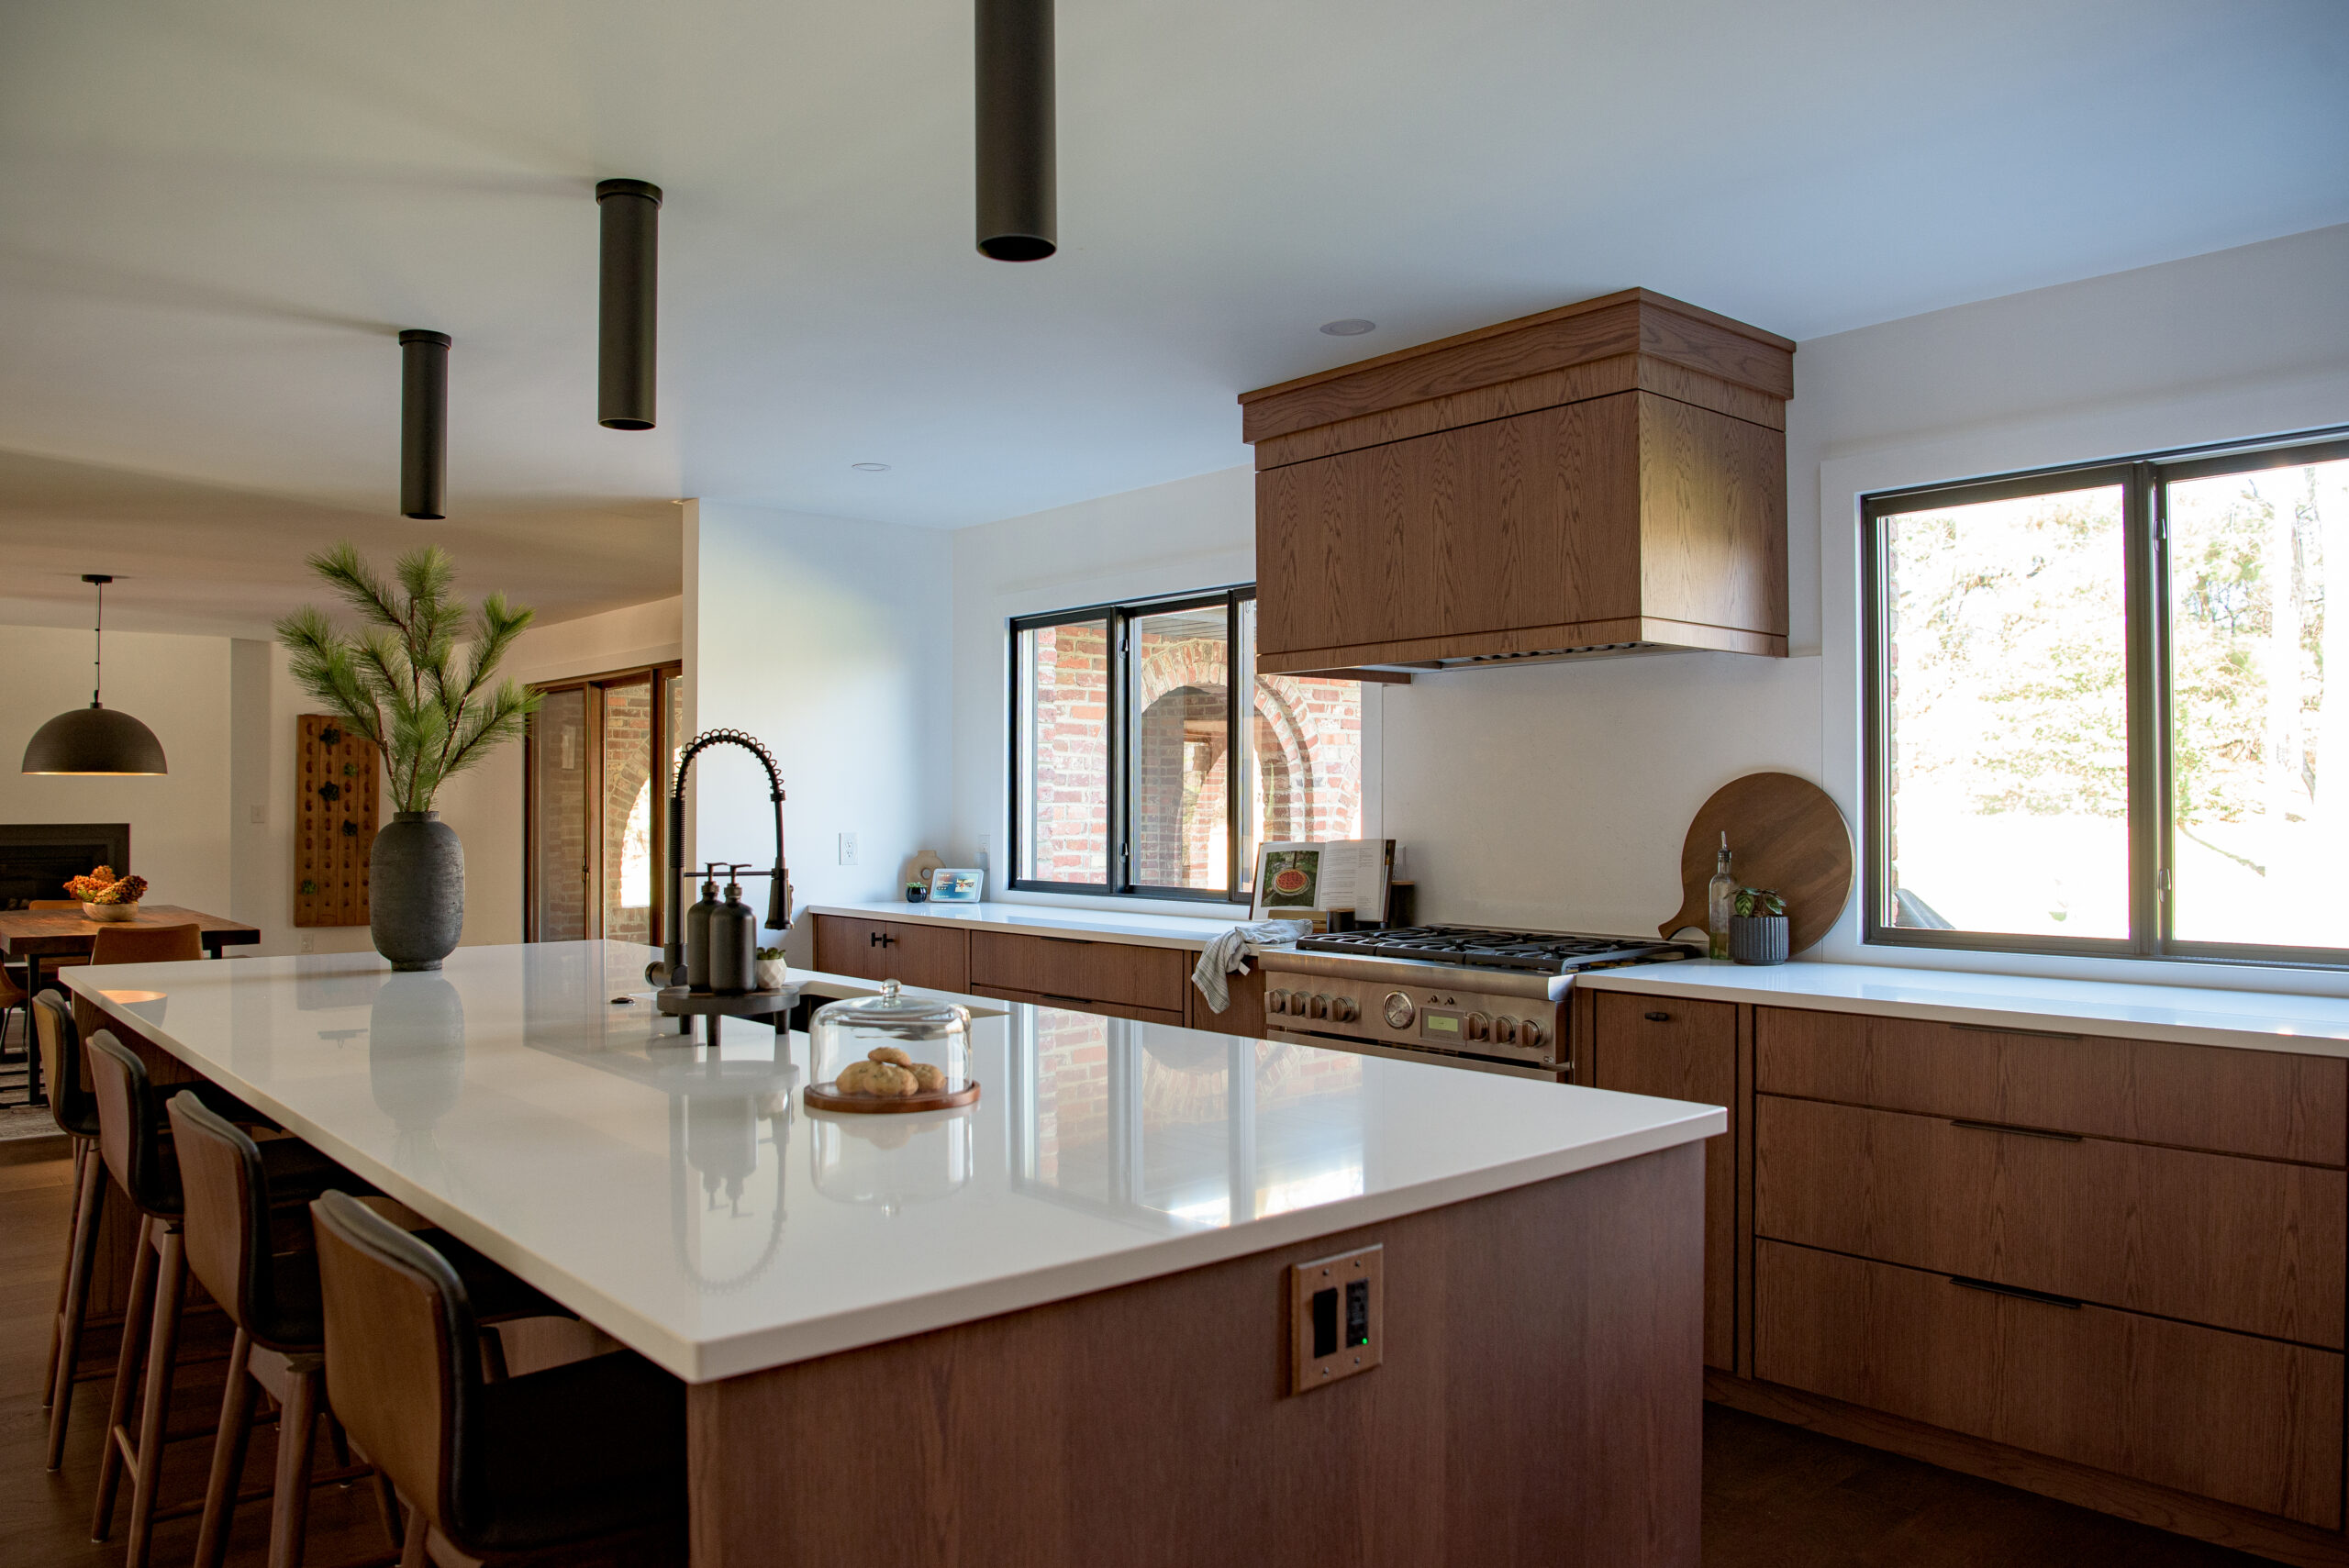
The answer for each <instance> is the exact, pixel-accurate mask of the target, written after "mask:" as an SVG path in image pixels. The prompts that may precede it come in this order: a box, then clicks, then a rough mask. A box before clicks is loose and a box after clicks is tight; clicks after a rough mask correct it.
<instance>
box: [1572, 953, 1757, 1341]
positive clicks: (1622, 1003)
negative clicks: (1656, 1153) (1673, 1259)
mask: <svg viewBox="0 0 2349 1568" xmlns="http://www.w3.org/2000/svg"><path fill="white" fill-rule="evenodd" d="M1596 1000H1597V1005H1596V1007H1595V1008H1594V1018H1593V1025H1594V1027H1593V1029H1592V1032H1591V1039H1590V1042H1589V1044H1588V1045H1587V1046H1586V1048H1584V1051H1583V1063H1582V1072H1581V1073H1579V1074H1578V1075H1577V1082H1581V1083H1586V1084H1591V1085H1592V1086H1593V1087H1595V1088H1600V1089H1617V1090H1620V1091H1621V1092H1622V1093H1624V1094H1627V1095H1659V1096H1661V1097H1663V1098H1664V1099H1672V1100H1696V1101H1698V1102H1700V1103H1702V1104H1705V1105H1713V1106H1728V1107H1729V1111H1730V1129H1729V1131H1728V1132H1727V1133H1726V1134H1724V1135H1723V1136H1721V1137H1719V1138H1714V1139H1710V1140H1708V1141H1707V1142H1706V1144H1705V1364H1706V1365H1707V1366H1710V1367H1718V1368H1720V1370H1722V1371H1724V1372H1729V1371H1734V1370H1735V1369H1736V1366H1737V1253H1738V1246H1737V1231H1738V1223H1737V1209H1738V1204H1737V1148H1738V1144H1739V1141H1740V1139H1741V1136H1742V1128H1741V1126H1740V1119H1741V1118H1740V1116H1739V1112H1738V1095H1737V1011H1738V1010H1737V1007H1736V1006H1734V1005H1733V1004H1731V1003H1728V1002H1689V1001H1683V1000H1681V999H1679V998H1677V997H1675V998H1671V999H1666V998H1664V997H1661V996H1633V995H1624V994H1623V993H1621V992H1601V993H1600V994H1599V995H1598V997H1597V999H1596Z"/></svg>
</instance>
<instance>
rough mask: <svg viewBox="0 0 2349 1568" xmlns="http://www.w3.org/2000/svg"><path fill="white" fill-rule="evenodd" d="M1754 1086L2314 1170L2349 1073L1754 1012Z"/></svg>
mask: <svg viewBox="0 0 2349 1568" xmlns="http://www.w3.org/2000/svg"><path fill="white" fill-rule="evenodd" d="M1753 1048H1754V1069H1753V1071H1754V1087H1755V1088H1756V1089H1758V1090H1760V1091H1762V1092H1763V1093H1765V1094H1777V1095H1801V1096H1803V1097H1805V1098H1807V1099H1819V1100H1840V1101H1842V1102H1844V1103H1846V1104H1850V1105H1863V1106H1876V1107H1878V1108H1880V1109H1884V1110H1896V1111H1916V1112H1919V1113H1920V1114H1922V1115H1926V1116H1940V1117H1955V1118H1961V1119H1964V1120H1971V1121H1995V1122H2004V1123H2008V1124H2010V1125H2014V1126H2020V1127H2035V1128H2045V1129H2053V1130H2055V1131H2059V1132H2079V1133H2087V1134H2091V1135H2097V1136H2101V1137H2106V1138H2126V1139H2132V1140H2137V1141H2140V1142H2144V1143H2167V1144H2174V1145H2176V1146H2177V1147H2179V1148H2183V1149H2209V1150H2214V1151H2219V1152H2221V1153H2228V1154H2256V1155H2262V1156H2265V1157H2267V1158H2270V1159H2277V1160H2304V1161H2307V1162H2310V1163H2313V1164H2320V1165H2339V1164H2343V1163H2344V1162H2349V1062H2343V1061H2341V1060H2339V1059H2337V1058H2332V1057H2323V1056H2293V1055H2289V1054H2288V1053H2286V1052H2283V1051H2236V1050H2232V1049H2230V1048H2226V1047H2222V1046H2207V1045H2170V1044H2165V1043H2163V1042H2160V1041H2154V1040H2110V1039H2107V1038H2105V1037H2103V1036H2101V1035H2051V1034H2032V1033H2029V1032H2001V1031H1999V1030H1998V1029H1987V1028H1980V1027H1976V1026H1972V1025H1963V1024H1943V1023H1932V1022H1929V1021H1926V1020H1923V1019H1918V1018H1868V1017H1864V1016H1862V1015H1859V1014H1854V1013H1811V1012H1803V1011H1800V1010H1798V1009H1795V1008H1790V1007H1756V1008H1755V1009H1754V1035H1753Z"/></svg>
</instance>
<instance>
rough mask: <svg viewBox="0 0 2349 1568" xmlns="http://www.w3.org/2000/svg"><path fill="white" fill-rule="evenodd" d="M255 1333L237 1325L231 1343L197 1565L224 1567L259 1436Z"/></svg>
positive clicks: (197, 1545) (198, 1537) (201, 1567)
mask: <svg viewBox="0 0 2349 1568" xmlns="http://www.w3.org/2000/svg"><path fill="white" fill-rule="evenodd" d="M252 1359H253V1337H252V1336H251V1335H250V1334H248V1333H246V1332H245V1331H244V1330H243V1329H238V1330H237V1338H236V1341H235V1343H233V1344H232V1345H230V1346H229V1348H228V1389H227V1391H226V1392H225V1393H223V1394H222V1395H221V1396H220V1432H219V1435H218V1436H217V1437H216V1438H214V1439H213V1440H212V1478H211V1479H210V1480H209V1481H208V1482H206V1485H205V1488H204V1524H203V1527H202V1529H199V1530H198V1531H197V1533H196V1538H195V1568H220V1562H221V1560H222V1559H223V1558H225V1557H227V1556H228V1528H229V1526H231V1525H233V1524H234V1523H236V1518H237V1488H238V1485H239V1482H241V1481H242V1480H243V1479H244V1474H245V1445H246V1443H247V1442H248V1441H250V1440H251V1438H252V1435H253V1380H252V1376H251V1367H252Z"/></svg>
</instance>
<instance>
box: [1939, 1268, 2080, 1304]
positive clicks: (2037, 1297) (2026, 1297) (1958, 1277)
mask: <svg viewBox="0 0 2349 1568" xmlns="http://www.w3.org/2000/svg"><path fill="white" fill-rule="evenodd" d="M1949 1283H1950V1284H1954V1285H1956V1286H1957V1287H1958V1288H1960V1289H1961V1290H1979V1291H1985V1292H1987V1293H1988V1294H1989V1295H1991V1296H2013V1297H2014V1298H2015V1299H2017V1300H2018V1301H2036V1302H2037V1303H2039V1304H2040V1305H2041V1306H2042V1307H2062V1308H2064V1310H2065V1311H2066V1312H2077V1311H2078V1310H2079V1309H2080V1308H2081V1307H2085V1306H2087V1303H2086V1302H2084V1301H2081V1300H2080V1299H2079V1298H2077V1297H2076V1296H2055V1295H2053V1294H2051V1293H2049V1292H2047V1291H2043V1290H2025V1289H2024V1288H2023V1287H2022V1286H2021V1285H2019V1284H1998V1282H1997V1281H1995V1280H1987V1279H1968V1278H1966V1277H1965V1275H1964V1274H1952V1275H1950V1276H1949Z"/></svg>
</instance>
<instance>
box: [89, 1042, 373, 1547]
mask: <svg viewBox="0 0 2349 1568" xmlns="http://www.w3.org/2000/svg"><path fill="white" fill-rule="evenodd" d="M88 1045H89V1051H88V1052H87V1054H86V1056H85V1057H84V1061H86V1062H87V1063H88V1064H89V1069H90V1086H91V1089H92V1092H93V1094H94V1095H95V1098H96V1100H97V1106H98V1152H99V1154H100V1156H101V1157H102V1158H103V1159H104V1161H105V1162H106V1171H107V1173H108V1174H110V1175H112V1176H113V1178H114V1180H115V1182H116V1184H117V1185H119V1186H120V1187H121V1188H122V1190H123V1192H124V1193H125V1194H126V1195H128V1197H129V1199H130V1201H131V1203H132V1204H133V1205H135V1206H136V1207H138V1209H139V1242H138V1250H137V1261H136V1262H134V1263H133V1264H132V1266H131V1271H130V1299H129V1303H128V1306H127V1307H125V1309H124V1312H123V1318H122V1350H121V1353H120V1354H119V1355H118V1356H117V1358H116V1361H115V1373H114V1398H113V1401H112V1403H111V1405H110V1406H109V1407H108V1409H107V1411H106V1456H105V1458H104V1460H103V1461H101V1462H100V1464H99V1467H98V1498H97V1507H96V1508H95V1511H94V1512H93V1513H92V1515H91V1518H90V1539H91V1540H106V1537H107V1535H108V1534H110V1533H111V1532H112V1530H113V1528H114V1503H115V1492H116V1489H117V1486H118V1485H120V1483H121V1480H122V1471H123V1467H124V1465H125V1464H126V1463H128V1466H129V1468H130V1476H131V1479H130V1530H129V1535H128V1542H127V1545H126V1549H125V1555H124V1562H126V1563H127V1564H128V1568H146V1563H147V1552H148V1547H149V1545H150V1541H151V1540H152V1538H153V1533H154V1527H155V1521H156V1520H157V1519H158V1518H177V1517H178V1516H180V1515H181V1514H184V1513H190V1512H193V1511H194V1507H193V1506H185V1507H174V1508H173V1509H171V1510H169V1511H168V1512H159V1511H158V1509H157V1507H156V1500H155V1483H156V1480H157V1478H158V1477H159V1476H160V1475H161V1473H162V1468H163V1445H164V1442H165V1437H164V1421H165V1419H166V1418H167V1417H168V1416H169V1415H170V1412H171V1403H172V1374H173V1369H174V1367H175V1365H176V1363H177V1361H178V1351H179V1329H180V1310H181V1307H182V1305H183V1301H184V1297H185V1296H186V1295H187V1251H186V1241H185V1238H184V1234H183V1230H182V1224H183V1210H184V1197H183V1196H182V1194H181V1189H180V1177H179V1166H178V1162H176V1161H175V1160H174V1159H173V1150H172V1146H171V1141H170V1136H169V1127H168V1124H167V1123H166V1121H165V1119H164V1115H163V1107H162V1105H161V1098H162V1096H161V1094H160V1093H159V1092H158V1090H157V1089H156V1087H155V1084H154V1081H153V1080H152V1079H150V1077H149V1076H148V1073H147V1064H146V1063H145V1062H141V1061H140V1060H139V1057H138V1055H137V1053H135V1052H134V1051H131V1050H130V1048H129V1047H128V1046H126V1045H124V1044H123V1043H122V1042H121V1041H120V1040H117V1039H115V1037H114V1035H113V1034H112V1032H111V1031H109V1030H106V1029H100V1030H98V1031H97V1033H95V1034H94V1035H92V1036H91V1037H90V1039H89V1040H88ZM184 1092H187V1093H192V1094H195V1095H198V1096H200V1097H201V1098H203V1099H204V1100H205V1101H206V1103H207V1104H209V1105H211V1106H212V1107H213V1108H214V1109H215V1110H216V1111H217V1112H219V1113H220V1114H222V1115H225V1116H228V1117H232V1118H238V1119H240V1120H244V1121H249V1122H257V1123H259V1122H265V1120H266V1118H262V1116H261V1115H260V1114H259V1113H258V1112H256V1111H254V1110H253V1109H252V1108H251V1107H250V1106H247V1105H245V1104H243V1103H242V1102H241V1101H239V1100H238V1099H237V1098H236V1097H235V1096H234V1095H229V1094H228V1093H227V1092H226V1091H224V1090H222V1089H220V1088H218V1087H217V1085H215V1084H195V1085H191V1086H189V1087H188V1088H187V1089H186V1090H185V1091H184ZM263 1159H264V1162H266V1163H267V1164H268V1165H269V1166H270V1175H271V1181H270V1186H271V1190H272V1191H273V1192H280V1193H284V1194H288V1195H291V1194H293V1193H295V1192H296V1191H306V1192H311V1193H315V1192H317V1191H318V1190H320V1189H321V1188H323V1187H325V1186H327V1185H328V1184H330V1183H331V1182H332V1181H333V1179H334V1178H335V1177H336V1175H337V1174H339V1173H338V1171H337V1169H336V1167H335V1166H334V1165H333V1163H332V1162H329V1161H328V1160H327V1159H326V1158H325V1157H324V1156H322V1155H320V1154H319V1153H318V1152H317V1151H316V1150H313V1149H312V1148H310V1146H309V1145H307V1144H306V1143H303V1142H302V1141H300V1140H297V1139H290V1138H289V1139H282V1140H273V1142H271V1144H270V1145H269V1153H267V1154H266V1155H264V1156H263ZM150 1321H151V1332H150V1339H149V1341H148V1345H147V1353H146V1358H145V1369H144V1370H145V1377H144V1382H145V1388H144V1390H143V1394H144V1398H143V1399H142V1401H141V1403H140V1408H139V1429H138V1431H137V1433H136V1434H135V1435H134V1434H133V1432H132V1431H131V1429H130V1428H129V1426H128V1416H129V1413H130V1397H131V1393H132V1390H133V1389H134V1388H136V1387H138V1385H139V1383H140V1371H141V1368H140V1358H139V1331H140V1329H142V1328H148V1327H149V1326H150Z"/></svg>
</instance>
